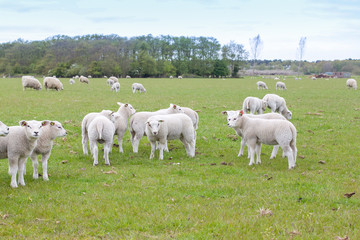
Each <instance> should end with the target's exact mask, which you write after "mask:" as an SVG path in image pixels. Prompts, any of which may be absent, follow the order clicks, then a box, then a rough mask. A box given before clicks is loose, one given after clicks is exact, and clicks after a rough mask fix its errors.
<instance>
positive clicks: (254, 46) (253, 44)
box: [250, 34, 263, 74]
mask: <svg viewBox="0 0 360 240" xmlns="http://www.w3.org/2000/svg"><path fill="white" fill-rule="evenodd" d="M262 48H263V41H262V40H261V38H260V34H258V35H257V36H256V37H253V38H250V50H251V54H252V57H253V59H254V62H253V74H254V72H255V65H256V59H257V58H258V57H259V55H260V54H261V51H262Z"/></svg>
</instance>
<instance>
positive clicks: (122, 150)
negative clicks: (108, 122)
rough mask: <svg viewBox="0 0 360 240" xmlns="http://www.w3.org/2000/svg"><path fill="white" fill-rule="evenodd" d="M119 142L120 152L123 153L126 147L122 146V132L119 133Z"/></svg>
mask: <svg viewBox="0 0 360 240" xmlns="http://www.w3.org/2000/svg"><path fill="white" fill-rule="evenodd" d="M118 143H119V152H120V153H123V152H124V149H123V146H122V143H123V135H122V136H120V134H118Z"/></svg>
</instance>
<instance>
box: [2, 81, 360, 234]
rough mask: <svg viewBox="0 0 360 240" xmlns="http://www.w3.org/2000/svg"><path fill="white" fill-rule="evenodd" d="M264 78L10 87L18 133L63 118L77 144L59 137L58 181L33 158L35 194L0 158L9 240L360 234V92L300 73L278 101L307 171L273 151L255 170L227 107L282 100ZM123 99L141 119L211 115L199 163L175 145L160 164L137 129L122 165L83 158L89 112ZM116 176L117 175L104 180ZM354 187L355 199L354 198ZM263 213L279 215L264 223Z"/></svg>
mask: <svg viewBox="0 0 360 240" xmlns="http://www.w3.org/2000/svg"><path fill="white" fill-rule="evenodd" d="M258 80H260V78H244V79H226V80H225V81H223V80H220V79H182V80H178V79H120V83H121V91H120V93H112V92H110V90H109V88H108V87H107V86H106V84H105V81H106V80H105V79H91V83H90V84H89V85H85V84H79V83H78V82H76V84H75V85H69V83H68V79H62V81H63V84H64V88H65V90H64V91H61V92H56V91H45V90H42V91H35V90H26V91H23V90H22V87H21V81H20V79H0V84H1V94H0V106H1V109H0V110H1V112H0V120H1V121H2V122H4V123H5V124H7V125H8V126H12V125H17V124H18V122H19V121H20V120H23V119H24V120H31V119H37V120H43V119H50V120H57V121H60V122H62V123H63V125H64V127H65V129H67V131H68V136H67V137H66V138H64V139H62V138H59V139H57V140H55V144H54V147H53V150H52V155H51V157H50V159H49V166H48V172H49V174H50V177H49V178H50V180H49V181H48V182H44V181H43V180H42V179H41V178H40V179H38V180H34V179H32V165H31V161H30V160H29V161H28V162H27V175H26V176H25V183H26V186H25V187H19V188H17V189H12V188H10V176H9V175H8V174H7V170H8V161H7V160H6V159H3V160H1V161H0V192H1V194H0V199H1V204H0V214H1V216H2V217H3V218H0V236H2V238H5V239H8V238H14V239H119V238H120V239H149V238H150V239H170V238H175V239H291V238H294V239H334V238H335V237H336V236H341V237H344V236H345V235H347V236H349V238H350V239H358V238H360V226H359V225H360V220H359V215H360V194H359V190H360V189H359V188H360V187H359V186H360V185H359V183H360V161H359V158H360V148H359V142H360V134H359V133H360V132H359V126H360V124H359V123H360V122H359V121H360V111H359V110H360V95H359V92H358V91H350V90H347V89H346V87H345V81H346V80H345V79H330V80H329V81H327V80H324V79H318V80H316V81H313V80H310V79H308V78H306V77H303V80H301V81H296V80H294V79H293V78H289V77H288V80H286V86H287V88H288V90H287V91H281V92H277V93H278V94H279V95H281V96H283V97H284V98H285V99H286V101H287V105H288V107H289V109H290V110H291V111H292V113H293V119H292V120H291V121H292V122H293V124H294V125H295V126H296V128H297V131H298V138H297V148H298V156H299V155H301V156H303V159H301V158H298V160H297V164H296V167H295V169H294V170H291V171H289V170H288V169H287V167H288V163H287V159H283V158H281V153H280V152H279V153H278V156H277V158H276V159H274V160H269V157H270V154H271V150H272V147H271V146H263V148H262V156H261V157H262V164H261V165H256V166H251V167H250V166H248V163H249V160H248V159H247V158H246V157H241V158H238V157H237V154H238V151H239V148H240V139H238V140H236V141H234V140H233V139H232V138H231V135H234V134H235V132H234V131H233V130H232V129H230V128H228V127H227V125H226V118H225V116H223V115H221V111H223V110H236V109H240V108H241V106H242V101H243V99H244V98H245V97H247V96H256V97H260V98H262V97H263V96H264V95H265V94H266V93H276V92H275V82H276V81H274V80H272V79H261V80H263V81H265V82H266V83H267V85H268V87H269V88H270V90H263V91H259V90H257V89H256V81H258ZM133 82H141V83H143V85H144V86H145V87H146V89H147V93H146V94H133V93H132V92H131V84H132V83H133ZM118 101H120V102H124V103H125V102H128V103H131V104H132V105H133V107H134V108H135V109H136V110H137V111H152V110H158V109H160V108H167V107H168V106H169V104H170V103H175V104H178V105H180V106H186V107H190V108H192V109H194V110H200V112H199V117H200V123H199V129H198V131H197V136H198V138H197V143H196V152H197V154H196V156H195V158H188V157H187V156H186V153H185V149H184V147H183V145H182V143H181V142H180V141H171V142H169V148H172V149H173V150H172V151H171V152H169V153H166V152H165V153H164V160H163V161H159V160H158V152H156V155H155V159H153V160H149V155H150V145H149V142H148V140H147V139H146V137H145V138H143V139H142V140H141V142H140V147H139V153H138V154H134V153H132V147H131V143H130V140H129V138H130V136H129V133H128V132H127V133H126V135H125V137H124V143H123V146H124V153H123V154H120V153H119V152H118V148H113V152H112V153H111V154H110V162H111V166H110V167H108V166H105V164H104V161H103V160H101V159H102V158H99V165H98V166H97V167H93V166H92V162H93V160H92V158H91V156H84V155H83V154H82V146H81V129H80V125H81V120H82V118H83V117H84V116H85V115H86V114H87V113H89V112H98V111H101V110H102V109H111V110H117V108H118V106H117V104H116V102H118ZM267 112H269V110H267ZM307 113H321V114H322V115H311V114H307ZM115 142H117V140H115ZM100 148H102V146H101V147H100ZM100 154H102V152H100ZM62 160H68V163H66V164H62V163H61V161H62ZM320 160H321V161H325V162H326V164H320V163H318V162H319V161H320ZM221 162H226V163H230V162H231V165H222V164H221ZM172 163H180V164H179V165H177V164H172ZM213 164H216V165H213ZM109 170H114V171H116V172H117V173H116V174H104V172H107V171H109ZM40 172H41V167H40ZM268 179H269V180H268ZM353 191H355V192H356V194H355V195H354V196H353V197H352V198H344V197H343V194H344V193H349V192H353ZM261 208H268V209H270V210H271V211H272V213H273V214H272V215H271V216H261V215H260V212H259V209H261ZM291 232H293V233H294V232H297V233H298V234H297V235H294V234H291Z"/></svg>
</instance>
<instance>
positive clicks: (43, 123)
mask: <svg viewBox="0 0 360 240" xmlns="http://www.w3.org/2000/svg"><path fill="white" fill-rule="evenodd" d="M49 123H50V121H48V120H45V121H42V122H41V126H46V125H48V124H49ZM53 124H55V123H53ZM51 126H53V125H51Z"/></svg>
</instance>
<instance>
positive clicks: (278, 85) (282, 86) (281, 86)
mask: <svg viewBox="0 0 360 240" xmlns="http://www.w3.org/2000/svg"><path fill="white" fill-rule="evenodd" d="M276 90H286V86H285V83H283V82H277V83H276Z"/></svg>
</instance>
